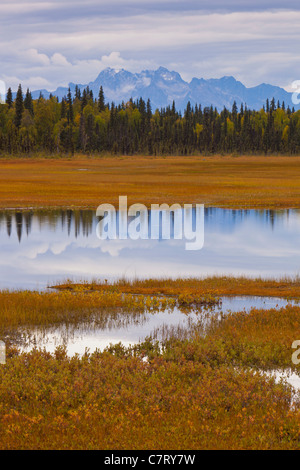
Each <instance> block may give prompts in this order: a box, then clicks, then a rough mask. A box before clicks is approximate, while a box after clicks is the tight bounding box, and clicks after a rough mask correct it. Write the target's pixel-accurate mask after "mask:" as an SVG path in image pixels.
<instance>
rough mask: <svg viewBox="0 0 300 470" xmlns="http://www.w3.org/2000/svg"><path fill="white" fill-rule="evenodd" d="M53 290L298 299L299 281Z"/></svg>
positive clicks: (159, 282) (165, 282)
mask: <svg viewBox="0 0 300 470" xmlns="http://www.w3.org/2000/svg"><path fill="white" fill-rule="evenodd" d="M53 287H55V288H56V289H57V290H61V291H73V292H76V291H82V292H84V291H86V292H96V291H99V292H105V291H109V292H119V293H124V294H125V293H126V294H143V295H170V296H179V295H181V296H184V295H187V296H189V295H190V296H197V295H198V296H201V295H202V296H207V297H209V296H210V295H211V296H212V297H219V296H243V295H252V296H265V297H284V298H287V299H288V298H300V279H299V278H298V277H296V278H288V277H284V278H281V279H263V278H247V277H244V276H240V277H231V276H211V277H207V278H181V279H180V278H177V279H167V278H163V279H145V280H143V279H135V280H127V279H121V280H117V281H115V282H113V283H108V282H107V281H101V280H99V281H97V280H95V281H94V282H82V283H75V282H72V281H65V282H61V283H60V284H57V285H56V286H53Z"/></svg>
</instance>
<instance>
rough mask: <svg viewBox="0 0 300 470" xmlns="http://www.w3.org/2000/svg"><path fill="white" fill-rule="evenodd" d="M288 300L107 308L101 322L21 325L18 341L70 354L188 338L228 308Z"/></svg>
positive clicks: (241, 299)
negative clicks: (132, 309)
mask: <svg viewBox="0 0 300 470" xmlns="http://www.w3.org/2000/svg"><path fill="white" fill-rule="evenodd" d="M288 304H290V305H298V303H297V302H296V301H287V300H285V299H281V298H274V297H255V296H249V297H232V298H229V297H223V298H222V299H221V302H220V304H217V305H214V306H210V307H205V308H198V309H191V310H189V311H188V312H186V313H183V312H182V311H181V310H180V309H178V308H177V307H175V308H174V309H162V310H160V311H158V312H147V311H145V312H143V313H133V312H130V313H129V312H128V313H127V314H126V313H124V312H123V313H122V312H120V313H118V314H116V313H115V312H107V317H105V318H102V317H101V321H100V322H99V321H97V319H96V318H95V319H94V320H93V321H89V322H85V323H79V324H68V325H66V324H62V325H59V326H53V327H40V328H38V327H28V328H22V329H21V330H20V335H19V336H18V343H19V346H21V349H22V350H23V351H30V350H31V349H32V348H33V347H37V348H45V349H46V350H47V351H49V352H54V351H55V349H56V347H57V346H62V345H64V346H66V348H67V351H68V354H69V355H70V356H72V355H74V354H76V353H77V354H80V355H82V354H84V352H85V350H86V349H89V350H90V352H94V351H95V350H96V349H99V350H103V349H104V348H106V347H108V346H109V345H111V344H117V343H119V342H121V343H122V344H123V345H124V346H127V347H128V346H129V345H133V344H136V343H139V342H140V341H144V340H145V339H146V338H147V337H151V338H153V339H154V340H157V341H160V342H161V341H165V340H168V339H170V338H171V337H174V336H175V337H177V338H180V339H187V338H189V337H190V336H191V335H192V334H193V333H194V332H195V331H197V333H198V334H202V335H205V334H206V333H207V330H208V328H209V327H210V325H211V321H212V319H213V318H214V316H216V318H218V319H220V318H221V317H222V316H224V315H226V314H228V313H229V312H238V311H245V312H249V311H250V310H251V308H258V309H271V308H276V309H279V308H282V307H286V306H287V305H288Z"/></svg>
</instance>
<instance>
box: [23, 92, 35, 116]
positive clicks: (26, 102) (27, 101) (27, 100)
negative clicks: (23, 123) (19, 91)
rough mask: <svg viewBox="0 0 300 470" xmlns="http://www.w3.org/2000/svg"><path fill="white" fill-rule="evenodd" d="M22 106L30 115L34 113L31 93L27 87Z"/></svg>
mask: <svg viewBox="0 0 300 470" xmlns="http://www.w3.org/2000/svg"><path fill="white" fill-rule="evenodd" d="M24 108H25V109H28V111H29V112H30V114H31V116H33V115H34V110H33V101H32V95H31V93H30V91H29V88H27V92H26V96H25V100H24Z"/></svg>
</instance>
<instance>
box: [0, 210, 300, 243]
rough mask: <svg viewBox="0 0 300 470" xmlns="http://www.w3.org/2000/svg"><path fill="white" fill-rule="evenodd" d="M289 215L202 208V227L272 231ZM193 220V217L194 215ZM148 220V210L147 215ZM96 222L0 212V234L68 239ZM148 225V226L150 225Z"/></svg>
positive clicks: (57, 213)
mask: <svg viewBox="0 0 300 470" xmlns="http://www.w3.org/2000/svg"><path fill="white" fill-rule="evenodd" d="M291 212H293V213H295V214H297V215H299V216H300V210H297V209H293V210H289V209H287V210H274V209H267V210H248V209H219V208H214V207H210V208H205V225H208V226H211V227H213V226H216V227H218V226H220V225H222V226H223V227H228V228H234V227H235V226H236V225H238V224H240V223H242V222H244V221H245V220H250V219H252V220H253V221H260V222H261V223H262V224H264V225H269V226H271V228H272V229H273V228H274V226H275V223H276V222H277V221H284V220H287V221H288V220H289V217H290V214H291ZM193 217H194V214H193ZM148 218H149V220H150V211H149V214H148ZM170 220H171V226H172V227H171V232H172V230H173V228H174V227H173V225H174V217H173V214H172V213H171V219H170ZM97 222H98V219H97V218H96V214H95V211H92V210H50V211H46V210H36V211H34V210H24V211H21V210H4V211H0V232H1V231H3V230H5V231H6V233H7V235H8V236H9V237H10V236H11V235H12V234H13V233H14V231H15V233H16V234H17V237H18V240H19V242H21V240H22V237H24V235H25V234H26V236H27V237H28V236H29V235H30V233H31V231H32V227H33V225H36V226H38V227H39V230H40V231H43V230H50V231H53V232H58V231H61V232H67V233H68V236H72V235H75V237H76V238H77V237H78V236H80V235H82V236H85V237H88V236H90V235H92V234H93V233H94V232H95V226H96V224H97ZM149 225H150V224H149Z"/></svg>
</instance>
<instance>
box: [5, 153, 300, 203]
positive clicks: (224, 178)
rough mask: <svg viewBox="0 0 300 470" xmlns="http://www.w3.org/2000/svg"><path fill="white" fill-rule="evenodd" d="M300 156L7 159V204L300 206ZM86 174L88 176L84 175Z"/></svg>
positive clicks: (79, 156)
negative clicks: (124, 202)
mask: <svg viewBox="0 0 300 470" xmlns="http://www.w3.org/2000/svg"><path fill="white" fill-rule="evenodd" d="M299 161H300V157H281V156H280V157H279V156H278V157H273V156H268V157H266V156H261V157H259V156H240V157H232V156H205V157H203V156H197V157H189V156H186V157H143V156H135V157H109V156H108V157H102V158H97V157H90V158H89V157H85V156H81V155H78V156H76V157H73V158H69V159H66V158H61V159H59V158H56V159H51V158H45V159H36V158H27V159H17V158H11V159H2V160H1V168H0V207H2V208H29V207H35V208H39V207H48V208H49V207H52V208H53V207H69V208H70V207H74V208H75V207H77V208H79V207H80V208H84V207H89V208H92V209H96V208H97V207H98V205H99V204H102V203H104V202H105V203H106V202H108V203H111V204H114V205H116V206H117V205H118V201H119V196H120V195H127V196H128V203H129V204H132V203H135V202H139V203H143V204H147V205H151V204H152V203H169V204H173V203H174V202H177V203H179V204H184V203H194V204H195V203H200V204H205V205H206V206H219V207H230V208H239V209H240V208H242V207H244V208H268V209H270V208H277V209H278V208H296V207H297V208H299V207H300V202H299V201H300V189H299V178H300V165H299ZM82 170H85V171H82Z"/></svg>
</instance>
